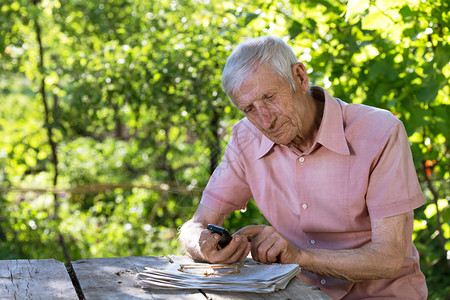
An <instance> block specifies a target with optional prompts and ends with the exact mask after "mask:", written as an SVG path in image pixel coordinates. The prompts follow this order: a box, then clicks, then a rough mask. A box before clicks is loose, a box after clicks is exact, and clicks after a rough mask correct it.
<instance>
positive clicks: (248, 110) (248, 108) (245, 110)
mask: <svg viewBox="0 0 450 300" xmlns="http://www.w3.org/2000/svg"><path fill="white" fill-rule="evenodd" d="M252 111H253V107H247V108H246V109H244V112H245V113H250V112H252Z"/></svg>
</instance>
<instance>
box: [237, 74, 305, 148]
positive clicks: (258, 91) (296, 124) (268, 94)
mask: <svg viewBox="0 0 450 300" xmlns="http://www.w3.org/2000/svg"><path fill="white" fill-rule="evenodd" d="M296 90H297V91H298V89H296ZM303 98H304V95H303V94H302V93H301V92H293V91H292V89H291V88H290V86H289V84H288V83H287V82H286V81H285V80H284V79H283V78H281V77H279V76H278V75H276V74H275V73H274V72H273V71H272V69H271V67H269V66H261V67H259V68H258V69H257V71H256V72H255V73H254V74H252V75H251V76H249V77H248V78H247V79H245V80H244V82H243V84H242V86H241V88H240V89H239V90H238V91H237V92H236V93H235V95H234V100H235V103H236V105H237V106H238V108H239V109H240V110H241V111H242V112H244V114H245V116H246V117H247V119H248V120H249V121H250V122H251V123H252V124H253V125H255V127H256V128H258V129H259V130H260V131H261V132H262V133H263V134H264V135H265V136H266V137H267V138H268V139H270V140H271V141H272V142H274V143H276V144H282V145H287V144H289V143H290V142H291V141H292V140H293V139H294V138H295V137H296V136H297V135H299V134H301V131H302V130H303V122H302V120H303V119H304V116H305V114H306V107H305V106H304V105H303V103H304V101H302V100H303Z"/></svg>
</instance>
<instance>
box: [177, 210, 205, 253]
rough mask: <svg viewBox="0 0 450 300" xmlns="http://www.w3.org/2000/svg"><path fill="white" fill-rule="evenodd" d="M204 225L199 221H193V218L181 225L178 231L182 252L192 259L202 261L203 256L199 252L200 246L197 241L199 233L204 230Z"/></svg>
mask: <svg viewBox="0 0 450 300" xmlns="http://www.w3.org/2000/svg"><path fill="white" fill-rule="evenodd" d="M204 229H205V228H204V226H203V225H202V224H201V223H198V222H194V220H193V219H191V220H189V221H187V222H186V223H184V224H183V226H181V228H180V231H179V237H178V240H179V241H180V244H181V247H182V248H183V250H184V252H185V253H186V254H188V255H189V256H190V257H191V258H192V259H194V260H200V261H204V257H203V255H202V254H201V252H200V246H199V244H198V241H199V239H200V234H201V233H202V231H203V230H204Z"/></svg>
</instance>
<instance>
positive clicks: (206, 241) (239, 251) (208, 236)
mask: <svg viewBox="0 0 450 300" xmlns="http://www.w3.org/2000/svg"><path fill="white" fill-rule="evenodd" d="M219 241H220V235H219V234H217V233H213V234H212V233H211V232H210V231H209V230H208V229H205V230H203V231H202V233H201V235H200V239H199V241H198V243H199V246H200V252H201V254H202V255H203V258H204V260H206V261H207V262H209V263H213V264H231V263H234V262H238V261H239V262H240V261H243V260H244V259H245V258H246V257H247V255H248V253H249V252H250V249H251V245H250V243H249V242H248V240H247V237H246V236H241V235H238V234H234V235H233V239H232V240H231V242H230V243H229V244H228V245H227V246H226V247H225V248H223V249H221V248H220V246H219Z"/></svg>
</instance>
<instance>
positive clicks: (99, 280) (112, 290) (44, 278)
mask: <svg viewBox="0 0 450 300" xmlns="http://www.w3.org/2000/svg"><path fill="white" fill-rule="evenodd" d="M186 259H187V258H185V257H183V256H168V257H164V256H157V257H153V256H152V257H115V258H88V259H81V260H78V261H75V262H72V266H71V267H69V268H67V269H66V267H65V266H64V264H63V263H61V262H58V261H56V260H53V259H42V260H4V261H0V299H74V300H77V299H161V300H162V299H164V300H165V299H200V300H205V299H214V300H216V299H217V300H219V299H330V298H329V297H327V296H326V295H325V294H324V293H323V292H321V291H320V290H318V289H317V288H315V287H313V286H311V285H310V284H308V283H305V282H303V281H301V280H300V279H298V278H294V279H293V280H291V282H290V283H289V285H288V286H287V288H286V289H284V290H281V291H278V292H273V293H265V294H257V293H242V292H239V293H237V292H213V291H207V290H155V289H152V290H149V289H142V288H141V287H140V284H139V281H138V280H137V278H136V274H137V273H138V272H139V271H142V270H143V269H144V267H149V266H151V267H153V268H158V267H163V266H164V265H166V264H168V263H173V262H174V261H177V262H180V261H185V260H186Z"/></svg>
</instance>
